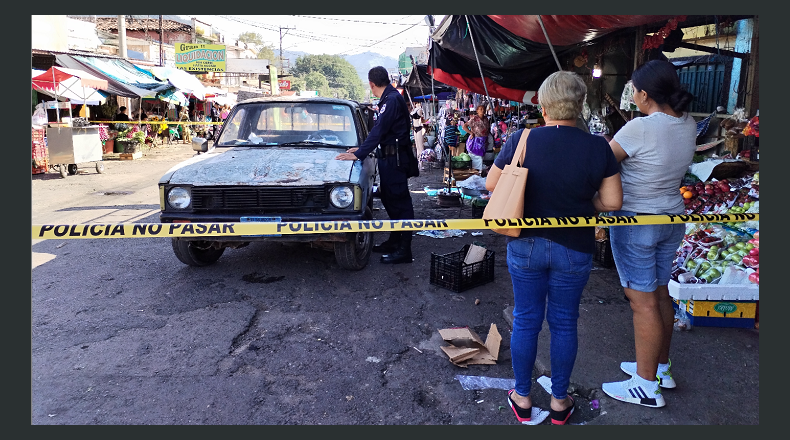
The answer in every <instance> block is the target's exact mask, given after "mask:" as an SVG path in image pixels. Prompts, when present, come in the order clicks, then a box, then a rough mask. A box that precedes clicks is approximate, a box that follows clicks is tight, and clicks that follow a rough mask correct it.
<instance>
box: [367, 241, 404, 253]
mask: <svg viewBox="0 0 790 440" xmlns="http://www.w3.org/2000/svg"><path fill="white" fill-rule="evenodd" d="M396 250H398V245H397V243H393V242H391V241H384V242H382V243H381V244H377V245H374V246H373V252H375V253H377V254H389V253H392V252H395V251H396Z"/></svg>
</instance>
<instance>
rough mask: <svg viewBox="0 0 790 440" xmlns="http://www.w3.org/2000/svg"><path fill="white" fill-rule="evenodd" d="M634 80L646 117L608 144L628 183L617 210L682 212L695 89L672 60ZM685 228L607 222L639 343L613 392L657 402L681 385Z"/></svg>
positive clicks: (692, 146)
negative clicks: (680, 282) (678, 326)
mask: <svg viewBox="0 0 790 440" xmlns="http://www.w3.org/2000/svg"><path fill="white" fill-rule="evenodd" d="M631 79H632V80H633V84H634V89H635V93H634V101H635V103H636V105H637V107H638V108H639V111H640V112H642V113H643V114H645V115H646V116H644V117H640V118H636V119H634V120H632V121H629V122H628V123H626V124H625V126H624V127H623V128H622V129H621V130H620V131H618V132H617V133H616V134H615V135H614V138H613V139H612V140H611V142H610V143H609V145H610V146H611V147H612V151H613V152H614V155H615V158H616V159H617V161H618V162H620V176H621V179H622V184H623V207H622V210H621V211H615V212H614V214H615V215H626V216H631V215H649V214H682V213H683V199H682V196H681V195H680V192H679V191H678V188H680V185H681V181H682V180H683V176H684V174H685V173H686V170H687V169H688V167H689V165H691V161H692V158H693V156H694V151H695V150H696V136H697V133H696V122H695V121H694V119H693V118H692V117H691V116H690V115H689V114H688V113H686V109H687V107H688V105H689V103H690V102H691V101H692V100H693V99H694V96H693V95H691V94H690V93H688V92H687V91H685V90H684V89H683V88H682V87H681V85H680V80H679V78H678V74H677V72H676V71H675V66H674V65H672V64H671V63H669V62H668V61H663V60H653V61H649V62H647V63H646V64H644V65H642V66H640V67H639V68H638V69H636V70H635V71H634V73H633V75H632V76H631ZM684 233H685V225H684V224H682V223H681V224H672V225H633V226H629V225H623V226H614V227H611V228H610V229H609V234H610V239H611V245H612V254H613V256H614V261H615V265H616V266H617V272H618V275H619V276H620V284H621V285H622V286H623V288H624V290H625V294H626V296H627V297H628V299H629V300H630V302H631V309H632V310H633V313H634V341H635V343H636V362H623V363H621V364H620V369H621V370H623V371H624V372H625V373H628V374H630V375H631V376H632V377H631V379H629V380H626V381H623V382H610V383H605V384H603V387H602V389H603V391H604V392H605V393H606V394H608V395H609V396H610V397H612V398H614V399H617V400H621V401H624V402H629V403H635V404H638V405H643V406H648V407H653V408H659V407H662V406H664V405H665V402H664V397H663V396H662V395H661V389H660V388H659V387H662V388H674V387H675V381H674V379H673V378H672V373H671V370H670V361H669V346H670V342H671V338H672V331H673V323H674V316H675V311H674V309H673V307H672V298H671V297H670V296H669V290H668V289H667V285H668V284H669V277H670V272H671V268H672V261H673V260H674V258H675V252H676V251H677V248H678V247H679V246H680V243H681V241H682V240H683V235H684ZM656 379H658V380H656Z"/></svg>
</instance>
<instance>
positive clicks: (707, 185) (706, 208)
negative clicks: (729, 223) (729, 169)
mask: <svg viewBox="0 0 790 440" xmlns="http://www.w3.org/2000/svg"><path fill="white" fill-rule="evenodd" d="M680 193H681V194H682V195H683V203H685V205H686V210H685V214H728V213H729V214H743V213H746V212H749V213H755V212H759V200H760V173H759V172H755V173H748V174H746V175H744V176H743V177H739V178H729V179H721V180H716V179H711V180H710V181H707V182H701V181H700V182H696V183H694V184H689V185H686V186H682V187H681V188H680Z"/></svg>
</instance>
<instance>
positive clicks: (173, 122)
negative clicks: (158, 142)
mask: <svg viewBox="0 0 790 440" xmlns="http://www.w3.org/2000/svg"><path fill="white" fill-rule="evenodd" d="M88 122H90V123H92V124H140V125H142V124H151V125H162V124H166V125H198V124H203V125H211V124H214V125H220V124H224V123H225V122H224V121H219V122H217V121H215V122H192V121H155V120H150V121H88Z"/></svg>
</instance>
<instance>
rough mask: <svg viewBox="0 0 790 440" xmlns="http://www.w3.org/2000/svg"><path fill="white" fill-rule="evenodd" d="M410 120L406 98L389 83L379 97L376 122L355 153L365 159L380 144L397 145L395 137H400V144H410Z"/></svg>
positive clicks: (359, 157)
mask: <svg viewBox="0 0 790 440" xmlns="http://www.w3.org/2000/svg"><path fill="white" fill-rule="evenodd" d="M410 121H411V118H410V117H409V110H408V108H407V106H406V100H405V99H403V96H401V94H400V93H398V91H397V90H395V87H392V84H387V87H386V88H385V89H384V92H383V93H382V94H381V98H380V99H379V116H378V119H377V120H376V124H375V125H374V126H373V129H372V130H370V134H369V135H368V137H367V138H366V139H365V141H364V142H363V143H362V145H360V146H359V148H358V149H357V151H355V152H354V155H355V156H357V158H358V159H360V160H361V159H364V158H365V157H367V155H368V154H370V153H371V152H372V151H373V150H374V149H375V148H376V147H377V146H379V145H395V139H398V145H400V146H410V145H411V137H410V136H409V131H410V126H409V124H410V123H411V122H410Z"/></svg>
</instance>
